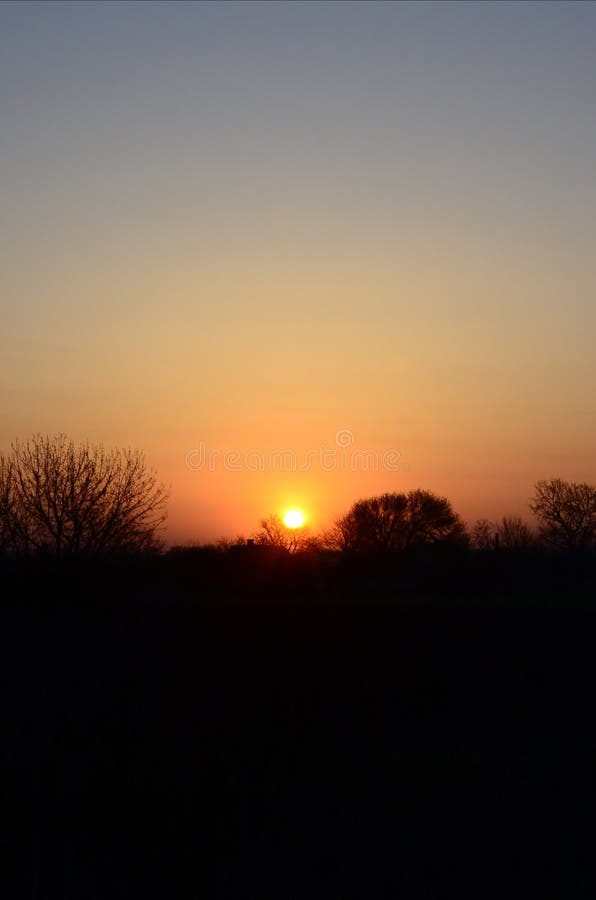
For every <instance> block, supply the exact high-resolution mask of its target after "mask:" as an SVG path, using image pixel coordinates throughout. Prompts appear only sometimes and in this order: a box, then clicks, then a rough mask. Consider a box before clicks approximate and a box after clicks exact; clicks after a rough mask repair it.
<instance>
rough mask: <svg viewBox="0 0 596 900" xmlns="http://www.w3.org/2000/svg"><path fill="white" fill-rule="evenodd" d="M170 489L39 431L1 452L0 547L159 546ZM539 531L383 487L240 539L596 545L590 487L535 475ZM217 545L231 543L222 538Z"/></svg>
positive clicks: (273, 520)
mask: <svg viewBox="0 0 596 900" xmlns="http://www.w3.org/2000/svg"><path fill="white" fill-rule="evenodd" d="M167 499H168V491H167V488H166V487H165V485H163V484H161V483H159V482H158V480H157V476H156V474H155V472H153V471H152V470H150V469H148V467H147V464H146V462H145V458H144V456H143V454H142V453H141V452H140V451H138V450H131V449H128V450H118V449H112V450H106V449H104V448H103V446H101V445H90V444H88V443H81V444H78V445H77V444H75V443H74V442H73V441H71V440H68V439H67V438H66V436H65V435H58V436H56V437H47V436H42V435H36V436H34V437H33V438H32V439H31V440H29V441H27V442H25V443H19V442H18V441H17V442H16V443H14V444H13V445H12V447H11V452H10V453H8V454H6V455H5V454H0V552H4V553H12V554H16V555H22V556H27V555H30V554H33V553H49V554H51V555H52V556H55V557H57V558H60V557H63V556H71V555H77V554H82V555H98V554H108V553H112V554H113V553H130V552H136V553H138V552H143V551H158V550H160V549H162V547H163V540H162V529H163V525H164V522H165V519H166V505H167ZM529 508H530V510H531V511H532V513H533V514H534V515H535V517H536V519H537V521H538V529H537V531H532V530H531V529H530V527H529V526H528V525H527V524H526V523H525V522H524V521H523V520H522V519H521V517H519V516H504V517H503V518H502V519H501V520H499V521H498V522H491V521H490V520H488V519H479V520H477V521H476V522H475V523H474V524H473V525H472V526H471V528H468V527H467V526H466V524H465V523H464V521H463V520H462V519H461V517H460V516H459V515H458V514H457V513H456V512H455V510H454V509H453V506H452V504H451V502H450V501H449V500H448V499H447V498H446V497H442V496H438V495H436V494H434V493H432V492H431V491H427V490H422V489H415V490H411V491H408V492H393V493H384V494H381V495H379V496H376V497H368V498H364V499H360V500H357V501H356V502H355V503H354V504H353V505H352V506H351V507H350V509H349V510H348V511H347V512H346V513H345V514H344V515H342V516H340V517H339V518H338V519H336V521H335V522H334V523H333V525H332V527H331V528H329V529H328V530H327V531H325V532H324V533H323V534H320V535H313V534H311V533H310V532H309V531H308V529H290V528H287V527H286V526H285V525H284V524H283V522H282V521H281V519H280V518H279V517H278V516H275V515H272V516H269V518H266V519H262V520H261V523H260V526H259V528H258V530H257V531H256V532H255V534H254V535H253V536H252V538H249V539H248V540H244V539H243V538H240V539H239V540H238V543H239V544H247V543H250V544H255V545H257V546H265V547H270V548H276V549H278V550H282V551H285V552H289V553H299V552H302V551H308V550H314V549H318V550H328V551H335V552H341V553H344V554H361V555H363V554H369V555H370V554H382V555H387V554H395V553H402V552H407V551H409V550H411V549H412V548H414V547H419V546H421V545H438V544H441V545H446V546H452V547H459V548H467V547H472V548H473V549H475V550H479V551H487V550H493V549H499V548H503V549H508V550H522V549H527V548H530V547H534V546H547V547H552V548H556V549H559V550H567V551H577V550H582V549H589V548H594V547H595V546H596V487H594V486H593V485H589V484H585V483H581V484H578V483H574V482H568V481H563V480H562V479H559V478H554V479H551V480H550V481H547V480H542V481H538V482H537V483H536V485H535V488H534V496H533V498H532V501H531V503H530V505H529ZM219 546H220V548H221V549H227V548H229V547H230V546H231V544H230V542H228V541H222V542H220V544H219Z"/></svg>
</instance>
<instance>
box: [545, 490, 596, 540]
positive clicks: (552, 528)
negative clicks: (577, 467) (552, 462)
mask: <svg viewBox="0 0 596 900" xmlns="http://www.w3.org/2000/svg"><path fill="white" fill-rule="evenodd" d="M530 509H531V510H532V512H533V513H534V514H535V515H536V516H537V518H538V519H539V521H540V536H541V537H542V539H543V540H544V541H545V542H546V543H547V544H550V545H551V546H553V547H559V548H562V549H566V550H576V549H579V548H582V547H593V546H594V545H595V544H596V487H594V486H593V485H591V484H585V483H581V484H577V483H575V482H569V481H563V480H562V479H560V478H553V479H552V480H551V481H544V480H543V481H538V482H537V483H536V485H535V494H534V498H533V501H532V503H531V504H530Z"/></svg>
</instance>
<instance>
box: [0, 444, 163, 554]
mask: <svg viewBox="0 0 596 900" xmlns="http://www.w3.org/2000/svg"><path fill="white" fill-rule="evenodd" d="M11 449H12V452H11V454H10V455H9V456H7V457H5V456H0V517H1V521H0V536H1V539H2V541H3V542H4V546H5V547H6V548H7V549H10V550H13V551H16V552H21V553H29V552H31V551H36V550H46V551H50V552H51V553H53V554H54V555H55V556H56V557H61V556H64V555H70V554H77V553H81V554H90V553H108V552H123V551H139V550H148V549H156V548H157V547H158V546H159V531H160V528H161V526H162V525H163V523H164V521H165V517H166V510H165V507H166V502H167V491H166V489H165V487H164V486H163V485H160V484H158V483H157V480H156V476H155V473H154V472H152V471H150V470H148V469H147V466H146V463H145V459H144V456H143V454H142V453H141V452H140V451H137V450H130V449H128V450H110V451H106V450H104V448H103V447H102V446H92V445H89V444H86V443H84V444H79V445H75V444H74V443H73V442H72V441H69V440H67V438H66V437H65V435H62V434H61V435H58V436H56V437H44V436H42V435H36V436H35V437H34V438H32V439H31V440H29V441H27V442H26V443H25V444H20V443H19V442H18V441H17V442H16V443H15V444H13V445H12V448H11Z"/></svg>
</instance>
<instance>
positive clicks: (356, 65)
mask: <svg viewBox="0 0 596 900" xmlns="http://www.w3.org/2000/svg"><path fill="white" fill-rule="evenodd" d="M539 6H540V9H536V8H535V7H534V6H533V5H531V4H529V5H523V4H522V5H516V4H479V5H478V9H475V8H474V5H473V4H443V5H442V7H441V16H444V17H445V23H449V24H448V26H447V27H445V28H444V27H437V15H438V13H437V10H436V9H435V7H434V5H433V4H368V5H367V4H357V3H355V4H349V3H348V4H345V3H344V4H342V3H335V4H334V3H331V4H308V3H307V4H259V3H253V4H251V3H247V4H182V5H177V4H173V5H168V4H115V5H114V4H76V5H75V4H72V5H71V6H69V8H68V10H67V11H63V12H64V14H63V13H62V12H60V11H59V10H58V11H57V7H56V6H55V5H54V4H40V5H35V14H34V15H33V14H32V11H31V10H32V8H31V7H29V5H28V4H2V3H0V19H2V23H1V24H0V71H1V72H2V78H1V82H0V83H1V85H2V97H3V102H4V107H5V111H4V107H3V120H2V124H3V126H4V127H3V129H2V131H3V134H2V160H1V165H0V179H1V185H2V192H3V193H2V196H3V199H4V203H3V204H2V210H3V214H4V231H5V232H6V234H7V235H8V239H7V240H3V241H2V242H0V277H1V281H2V288H1V291H0V297H1V299H0V305H1V309H2V319H1V321H2V326H1V328H0V453H2V452H7V451H8V450H9V448H10V444H11V442H13V441H14V440H15V439H17V438H18V439H20V440H27V439H28V438H30V437H31V435H32V434H34V433H37V432H40V433H42V434H48V435H54V434H57V433H59V432H63V433H64V434H66V435H67V436H68V437H69V438H71V439H72V440H74V441H77V442H78V441H89V442H90V443H95V444H103V445H104V446H105V447H106V448H109V447H120V448H122V447H132V448H138V449H140V450H143V451H144V453H145V455H146V459H147V462H148V464H149V466H150V467H151V468H153V469H154V470H155V471H156V473H157V477H158V479H159V480H162V481H163V482H165V483H166V484H168V485H170V486H171V491H170V501H169V504H168V519H167V523H166V531H165V536H164V537H165V541H166V543H168V544H185V543H194V542H197V543H202V542H210V541H215V540H217V539H219V538H222V537H226V538H229V539H232V540H233V539H235V538H237V537H239V536H244V537H249V536H250V535H251V534H254V533H255V531H256V530H258V527H259V522H260V520H261V519H262V518H263V517H266V516H268V515H271V514H272V513H275V512H277V514H278V515H279V516H280V518H281V519H283V516H284V513H286V512H287V511H288V510H291V509H294V510H298V511H299V510H303V511H305V512H306V522H307V526H308V529H309V531H310V530H312V532H313V533H319V532H320V531H322V530H325V529H326V528H328V527H329V526H330V525H331V524H332V522H333V521H334V520H335V519H336V518H337V517H339V516H341V515H342V514H344V513H345V512H347V510H348V509H349V508H350V506H351V505H352V504H353V503H354V502H355V501H357V500H358V499H360V498H363V497H371V496H375V495H378V494H382V493H385V492H399V491H409V490H412V489H415V488H423V489H426V490H429V491H432V492H434V493H437V494H440V495H442V496H445V497H447V498H448V499H449V501H450V502H451V503H452V504H453V507H454V508H455V510H456V511H457V513H458V514H459V515H460V516H461V517H462V518H463V519H464V520H465V521H466V522H468V523H471V522H473V521H474V520H475V519H477V518H488V519H492V520H495V519H497V518H499V517H501V516H503V515H520V516H522V517H523V518H525V519H527V520H528V521H531V520H532V517H531V515H530V511H529V502H530V500H531V497H532V493H533V486H534V484H535V482H536V481H537V480H539V479H542V478H546V479H548V478H553V477H560V478H563V479H566V480H570V481H587V482H589V483H593V481H594V479H595V464H594V461H595V459H596V400H595V397H596V366H595V365H594V346H593V345H594V335H595V334H596V304H595V303H594V299H593V298H594V296H595V295H596V267H595V266H594V253H593V232H594V228H593V224H594V223H595V222H596V188H594V179H593V172H594V167H595V164H596V127H593V124H592V122H591V119H590V117H586V115H585V111H586V110H587V109H591V108H592V104H593V96H592V95H593V83H592V82H593V79H591V78H590V77H587V76H586V73H589V72H592V70H593V69H594V52H593V44H594V41H593V40H592V38H591V35H592V33H594V34H596V4H587V5H585V6H584V7H582V8H581V10H579V8H575V10H574V12H573V13H570V14H567V7H565V12H561V10H563V7H560V8H559V6H558V5H557V4H543V5H539ZM480 7H482V9H481V8H480ZM6 17H8V18H7V19H6ZM494 17H496V20H498V25H497V27H495V21H496V20H495V19H494ZM563 18H564V20H565V22H564V24H565V27H564V28H562V27H561V23H562V19H563ZM5 19H6V24H5V25H4V27H2V24H4V20H5ZM522 20H525V21H524V22H522ZM442 21H443V20H441V22H442ZM520 23H521V24H523V26H524V28H525V29H527V30H525V31H523V33H524V34H531V35H532V41H531V42H530V43H531V46H530V43H528V41H525V40H519V34H520V33H522V32H520V30H519V29H520ZM586 24H588V25H589V27H585V26H586ZM116 33H117V34H118V36H119V37H118V41H117V42H114V40H113V35H114V34H116ZM574 35H575V37H574ZM87 50H88V51H89V53H87ZM156 54H157V55H156ZM157 58H159V59H160V61H163V65H162V64H161V63H160V65H156V64H155V60H156V59H157ZM504 60H506V61H507V64H504ZM561 65H562V66H563V69H564V71H565V78H564V79H561V71H562V69H561ZM537 72H539V73H540V78H537V77H536V73H537Z"/></svg>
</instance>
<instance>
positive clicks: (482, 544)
mask: <svg viewBox="0 0 596 900" xmlns="http://www.w3.org/2000/svg"><path fill="white" fill-rule="evenodd" d="M496 533H497V526H496V525H495V524H494V522H491V521H490V520H489V519H476V521H475V522H474V524H473V526H472V531H471V533H470V543H471V544H472V547H473V548H474V550H494V548H495V535H496Z"/></svg>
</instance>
